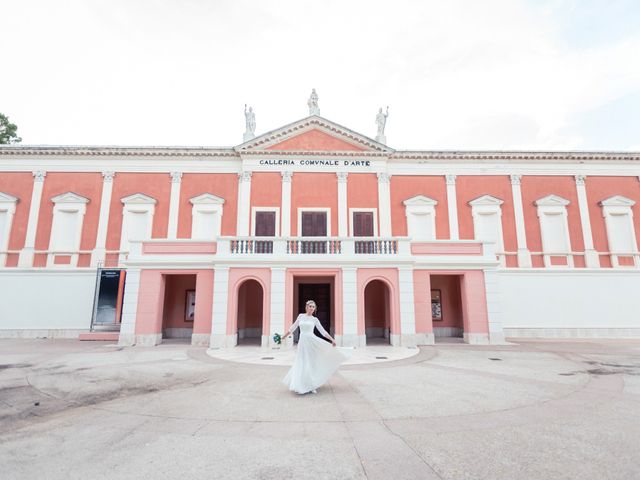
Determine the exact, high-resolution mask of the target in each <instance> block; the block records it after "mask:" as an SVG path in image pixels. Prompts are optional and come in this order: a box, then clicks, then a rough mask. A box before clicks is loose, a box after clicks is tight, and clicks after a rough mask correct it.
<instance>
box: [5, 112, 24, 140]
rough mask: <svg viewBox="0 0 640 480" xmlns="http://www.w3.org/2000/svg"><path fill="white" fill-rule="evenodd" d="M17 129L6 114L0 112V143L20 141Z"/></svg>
mask: <svg viewBox="0 0 640 480" xmlns="http://www.w3.org/2000/svg"><path fill="white" fill-rule="evenodd" d="M17 131H18V127H16V126H15V124H13V123H11V122H10V121H9V118H8V117H7V116H6V115H3V114H2V113H0V144H7V143H20V142H21V141H22V139H21V138H20V137H19V136H18V134H17V133H16V132H17Z"/></svg>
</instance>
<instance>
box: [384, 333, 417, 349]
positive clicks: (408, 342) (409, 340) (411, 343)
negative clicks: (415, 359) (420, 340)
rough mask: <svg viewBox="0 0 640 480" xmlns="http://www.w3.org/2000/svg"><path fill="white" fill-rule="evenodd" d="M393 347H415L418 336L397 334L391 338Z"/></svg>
mask: <svg viewBox="0 0 640 480" xmlns="http://www.w3.org/2000/svg"><path fill="white" fill-rule="evenodd" d="M389 340H390V343H391V346H392V347H415V346H416V345H417V339H416V334H415V333H411V334H400V335H398V334H395V333H392V334H391V335H390V336H389Z"/></svg>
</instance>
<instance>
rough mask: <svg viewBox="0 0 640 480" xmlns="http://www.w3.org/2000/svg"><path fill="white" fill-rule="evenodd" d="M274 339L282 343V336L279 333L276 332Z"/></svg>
mask: <svg viewBox="0 0 640 480" xmlns="http://www.w3.org/2000/svg"><path fill="white" fill-rule="evenodd" d="M273 341H274V342H275V343H277V344H278V345H280V344H281V343H282V336H281V335H280V334H279V333H276V334H274V335H273Z"/></svg>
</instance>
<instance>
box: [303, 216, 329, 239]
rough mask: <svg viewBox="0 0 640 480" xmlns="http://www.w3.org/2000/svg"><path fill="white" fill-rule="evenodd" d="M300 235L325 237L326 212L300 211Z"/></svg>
mask: <svg viewBox="0 0 640 480" xmlns="http://www.w3.org/2000/svg"><path fill="white" fill-rule="evenodd" d="M301 232H302V236H303V237H326V236H327V212H302V229H301Z"/></svg>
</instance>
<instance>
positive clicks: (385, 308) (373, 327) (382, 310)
mask: <svg viewBox="0 0 640 480" xmlns="http://www.w3.org/2000/svg"><path fill="white" fill-rule="evenodd" d="M364 329H365V337H366V344H367V345H372V344H373V345H375V344H384V345H388V344H389V343H390V337H391V292H390V290H389V286H388V285H387V284H386V283H385V282H383V281H382V280H371V281H370V282H369V283H367V285H366V287H365V288H364Z"/></svg>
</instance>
